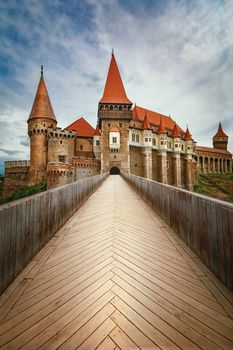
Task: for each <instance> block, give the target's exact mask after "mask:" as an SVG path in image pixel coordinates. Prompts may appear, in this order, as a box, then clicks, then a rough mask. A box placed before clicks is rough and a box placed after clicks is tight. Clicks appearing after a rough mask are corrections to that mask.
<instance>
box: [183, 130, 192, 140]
mask: <svg viewBox="0 0 233 350" xmlns="http://www.w3.org/2000/svg"><path fill="white" fill-rule="evenodd" d="M184 140H185V141H188V140H192V135H191V134H190V132H189V128H188V127H187V130H186V131H185V134H184Z"/></svg>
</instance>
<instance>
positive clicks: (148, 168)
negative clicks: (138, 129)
mask: <svg viewBox="0 0 233 350" xmlns="http://www.w3.org/2000/svg"><path fill="white" fill-rule="evenodd" d="M142 130H143V144H144V147H143V173H144V177H145V178H147V179H149V180H152V129H151V126H150V123H149V120H148V117H147V115H146V114H145V117H144V121H143V124H142Z"/></svg>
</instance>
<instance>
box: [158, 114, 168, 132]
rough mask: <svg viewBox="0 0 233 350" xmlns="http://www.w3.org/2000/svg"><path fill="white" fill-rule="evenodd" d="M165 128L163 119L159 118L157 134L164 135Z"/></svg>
mask: <svg viewBox="0 0 233 350" xmlns="http://www.w3.org/2000/svg"><path fill="white" fill-rule="evenodd" d="M166 133H167V132H166V130H165V127H164V125H163V118H161V117H160V123H159V128H158V134H166Z"/></svg>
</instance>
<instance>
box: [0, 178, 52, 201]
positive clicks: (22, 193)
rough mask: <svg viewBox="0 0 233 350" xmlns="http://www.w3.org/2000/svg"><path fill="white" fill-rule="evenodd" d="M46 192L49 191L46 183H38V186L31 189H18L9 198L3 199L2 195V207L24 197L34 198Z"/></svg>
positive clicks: (0, 199)
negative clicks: (35, 195)
mask: <svg viewBox="0 0 233 350" xmlns="http://www.w3.org/2000/svg"><path fill="white" fill-rule="evenodd" d="M46 190H47V184H46V183H44V182H38V183H37V184H36V185H34V186H31V187H20V188H18V189H17V190H16V191H15V192H14V193H13V194H12V195H11V196H10V197H9V198H4V197H2V196H1V193H0V205H1V204H5V203H8V202H12V201H15V200H17V199H21V198H24V197H28V196H33V195H34V194H37V193H40V192H43V191H46Z"/></svg>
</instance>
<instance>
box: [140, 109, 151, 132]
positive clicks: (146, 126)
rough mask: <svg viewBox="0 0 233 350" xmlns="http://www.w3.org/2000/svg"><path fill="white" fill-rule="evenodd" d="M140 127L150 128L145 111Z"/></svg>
mask: <svg viewBox="0 0 233 350" xmlns="http://www.w3.org/2000/svg"><path fill="white" fill-rule="evenodd" d="M142 129H144V130H149V129H151V127H150V123H149V120H148V118H147V115H146V113H145V118H144V121H143V125H142Z"/></svg>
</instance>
